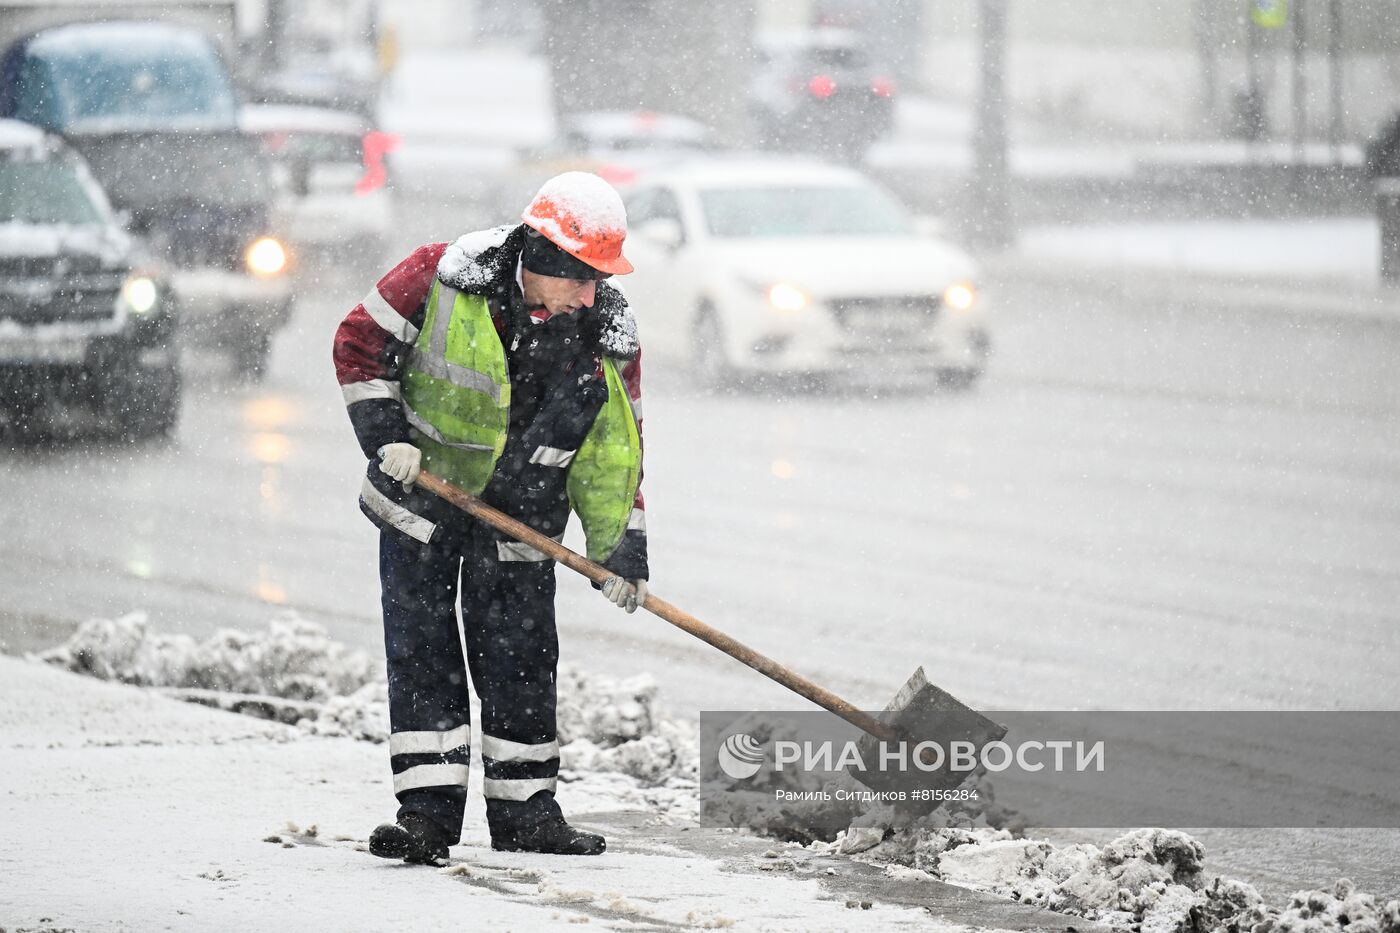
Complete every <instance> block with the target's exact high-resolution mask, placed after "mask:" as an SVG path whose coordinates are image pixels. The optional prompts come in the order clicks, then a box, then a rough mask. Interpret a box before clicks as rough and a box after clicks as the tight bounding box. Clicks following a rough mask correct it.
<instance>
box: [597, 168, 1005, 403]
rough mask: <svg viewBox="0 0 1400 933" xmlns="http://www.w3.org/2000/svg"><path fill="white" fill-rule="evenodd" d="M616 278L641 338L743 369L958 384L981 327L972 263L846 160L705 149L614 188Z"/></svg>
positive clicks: (712, 374)
mask: <svg viewBox="0 0 1400 933" xmlns="http://www.w3.org/2000/svg"><path fill="white" fill-rule="evenodd" d="M623 196H624V199H625V201H626V204H627V214H628V228H629V230H630V234H629V236H628V237H627V254H628V258H629V259H631V261H632V263H633V265H634V266H635V267H636V271H635V272H634V273H632V274H631V275H628V276H627V277H626V278H625V279H624V280H623V281H622V282H621V285H622V287H623V289H624V290H625V292H626V293H627V296H628V300H629V301H631V303H632V304H633V305H634V306H635V307H636V308H637V309H638V313H639V315H640V323H641V326H642V331H643V337H644V343H645V345H646V346H647V348H648V350H649V351H650V352H653V353H656V354H658V355H664V356H666V357H670V358H672V359H676V358H680V359H687V360H691V361H693V363H694V364H695V366H696V369H697V370H698V372H699V374H700V376H701V378H702V379H703V380H704V381H706V382H709V383H711V384H724V383H726V382H729V381H732V380H733V379H735V378H737V377H740V376H743V375H745V374H761V373H784V374H802V375H819V376H835V377H850V378H851V379H852V380H853V381H858V382H864V383H873V382H878V381H881V380H882V379H883V378H885V377H890V376H900V377H908V376H919V377H923V376H931V377H935V378H937V379H938V380H939V381H940V382H943V383H945V384H952V385H958V386H967V385H970V384H971V383H972V382H974V381H975V380H976V379H977V377H978V376H979V375H980V374H981V372H982V369H983V365H984V363H985V360H986V357H987V353H988V349H989V347H990V340H989V337H988V334H987V327H986V320H985V311H984V308H983V300H982V297H981V295H980V294H979V292H978V287H977V268H976V266H975V264H974V263H973V261H972V260H971V258H969V257H968V255H967V254H966V253H964V252H963V251H962V250H960V249H957V248H956V247H954V246H952V245H950V244H949V243H947V242H945V241H944V240H942V239H939V238H938V237H936V236H934V235H932V234H931V233H921V232H920V226H921V224H920V223H919V222H917V221H916V220H915V218H913V217H911V216H910V215H909V214H908V213H907V212H906V211H905V210H904V209H903V208H902V207H901V206H900V205H899V204H898V203H897V202H896V201H895V200H894V199H893V198H892V197H891V196H890V195H889V194H888V193H886V192H885V191H884V190H883V189H881V188H880V187H878V186H877V185H876V184H875V183H874V182H872V181H870V180H869V179H868V178H866V177H865V176H863V175H861V174H860V173H859V172H856V171H854V170H851V169H845V168H838V167H836V166H831V165H824V164H821V163H813V162H796V161H792V160H787V159H783V160H771V161H765V160H753V161H742V162H723V161H709V162H703V163H701V162H696V163H693V164H690V165H686V166H678V167H675V168H672V169H667V170H664V171H660V172H657V173H655V174H648V175H646V176H644V178H643V179H642V180H639V181H638V182H637V183H636V184H634V185H632V186H629V187H628V188H627V189H626V190H625V191H624V193H623Z"/></svg>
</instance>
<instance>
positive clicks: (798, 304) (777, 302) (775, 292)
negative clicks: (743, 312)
mask: <svg viewBox="0 0 1400 933" xmlns="http://www.w3.org/2000/svg"><path fill="white" fill-rule="evenodd" d="M768 303H769V304H770V305H772V306H773V310H774V311H782V312H784V313H785V314H796V313H797V312H798V311H801V310H802V309H803V308H805V307H807V293H806V292H804V291H803V290H802V289H800V288H798V287H797V286H796V285H789V284H788V283H786V282H779V283H777V284H776V285H773V286H772V287H770V288H769V289H768Z"/></svg>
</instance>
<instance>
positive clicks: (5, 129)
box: [0, 119, 48, 149]
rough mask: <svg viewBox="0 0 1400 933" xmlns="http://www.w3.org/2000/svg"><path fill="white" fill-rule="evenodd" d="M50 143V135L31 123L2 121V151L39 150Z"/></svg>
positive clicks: (0, 132)
mask: <svg viewBox="0 0 1400 933" xmlns="http://www.w3.org/2000/svg"><path fill="white" fill-rule="evenodd" d="M47 143H48V134H46V133H45V132H44V131H43V130H41V129H39V128H38V127H37V126H34V125H32V124H29V123H24V122H21V121H19V120H3V119H0V149H37V148H39V147H41V146H45V145H46V144H47Z"/></svg>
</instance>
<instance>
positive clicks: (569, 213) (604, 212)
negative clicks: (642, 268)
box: [520, 172, 632, 275]
mask: <svg viewBox="0 0 1400 933" xmlns="http://www.w3.org/2000/svg"><path fill="white" fill-rule="evenodd" d="M520 219H521V220H523V221H524V222H525V224H526V225H527V226H530V227H533V228H534V229H536V230H538V231H539V232H540V233H542V234H544V236H545V238H546V239H548V240H549V242H551V243H553V244H554V245H555V246H557V247H559V248H560V249H562V250H563V251H564V252H566V253H568V254H569V255H570V256H573V257H574V258H575V259H577V260H579V261H580V262H585V263H587V264H588V265H590V266H592V267H593V268H594V269H597V270H598V271H599V272H606V273H609V274H611V275H625V274H626V273H628V272H631V271H632V264H631V263H630V262H628V261H627V258H626V257H625V256H623V255H622V241H623V240H625V239H626V238H627V211H626V209H625V208H624V207H623V206H622V198H620V197H618V195H617V192H616V191H615V190H613V186H612V185H610V184H608V183H607V182H605V181H603V179H601V178H599V177H598V176H597V175H593V174H591V173H589V172H565V173H564V174H562V175H555V176H554V177H553V178H551V179H550V180H549V181H547V182H545V183H544V184H543V185H541V186H540V190H539V193H538V194H536V195H535V199H534V200H533V201H531V202H530V206H529V207H527V208H525V212H524V213H523V214H521V215H520Z"/></svg>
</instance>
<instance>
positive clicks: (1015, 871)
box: [812, 812, 1400, 933]
mask: <svg viewBox="0 0 1400 933" xmlns="http://www.w3.org/2000/svg"><path fill="white" fill-rule="evenodd" d="M948 822H949V818H948V816H947V815H946V814H942V813H938V812H935V813H933V814H930V815H929V816H928V817H925V818H923V819H922V820H921V821H920V822H919V824H916V825H913V826H907V827H904V828H901V829H898V830H895V829H891V828H888V827H882V826H880V825H878V824H876V825H873V826H871V825H866V826H852V827H851V828H850V829H848V830H846V831H845V832H843V833H841V834H839V835H838V836H837V838H836V840H835V841H834V842H831V843H825V844H823V843H817V844H814V845H813V846H812V848H814V849H817V850H820V851H824V852H827V853H830V854H836V855H850V854H853V853H856V852H860V853H862V855H861V858H862V859H863V860H868V861H876V862H881V863H884V864H885V865H886V871H887V872H889V873H892V874H900V875H904V876H911V877H931V878H935V879H938V880H940V881H945V882H949V883H951V884H957V885H961V886H963V887H968V888H973V889H975V890H979V891H987V892H990V893H993V894H998V895H1001V896H1003V897H1009V898H1011V899H1013V900H1017V901H1021V902H1023V903H1027V904H1034V905H1036V906H1038V907H1045V908H1048V909H1051V910H1056V911H1059V912H1062V913H1068V914H1074V915H1076V916H1081V917H1086V918H1088V919H1090V920H1095V921H1098V922H1101V923H1105V924H1107V925H1109V926H1112V927H1114V928H1115V929H1119V930H1129V931H1134V933H1334V931H1341V930H1346V933H1363V931H1364V933H1400V901H1390V902H1388V903H1385V904H1378V903H1377V901H1376V899H1375V898H1374V897H1372V896H1371V895H1368V894H1360V893H1357V892H1356V890H1355V886H1354V885H1353V884H1352V883H1351V882H1350V881H1347V880H1345V879H1343V880H1341V881H1338V882H1337V884H1336V886H1335V887H1334V888H1333V890H1332V891H1330V892H1328V891H1304V892H1299V893H1298V894H1295V895H1293V897H1292V899H1291V900H1290V902H1289V904H1288V905H1287V906H1285V907H1282V908H1278V907H1270V906H1268V905H1267V904H1265V903H1264V900H1263V898H1262V897H1261V896H1260V895H1259V892H1258V891H1256V890H1255V889H1254V887H1253V886H1252V885H1249V884H1246V883H1244V882H1242V881H1235V880H1231V879H1227V878H1219V877H1216V878H1214V879H1211V880H1210V881H1207V876H1206V873H1205V850H1204V848H1203V847H1202V846H1201V844H1200V843H1199V842H1197V841H1196V840H1195V839H1193V838H1192V837H1191V836H1189V835H1187V834H1186V833H1183V832H1179V831H1176V830H1168V829H1136V830H1133V831H1131V832H1128V833H1125V834H1123V835H1122V836H1119V837H1118V838H1117V839H1114V840H1113V841H1112V842H1110V843H1108V844H1107V845H1105V846H1103V847H1102V848H1100V847H1098V846H1094V845H1088V844H1083V843H1080V844H1075V845H1068V846H1056V845H1054V844H1053V843H1050V842H1046V841H1043V840H1035V839H1024V838H1017V837H1016V836H1013V835H1012V833H1010V832H1008V831H1007V830H1004V829H992V828H988V827H977V828H971V829H969V828H961V827H955V826H951V825H948Z"/></svg>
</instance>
